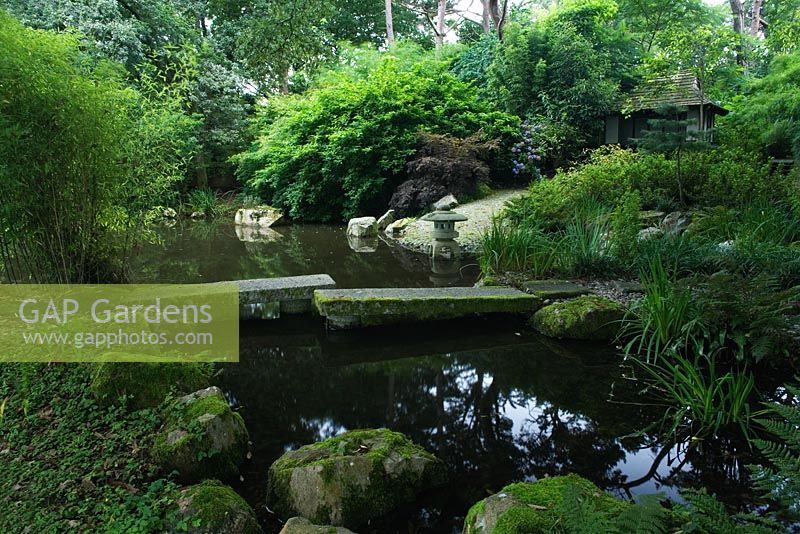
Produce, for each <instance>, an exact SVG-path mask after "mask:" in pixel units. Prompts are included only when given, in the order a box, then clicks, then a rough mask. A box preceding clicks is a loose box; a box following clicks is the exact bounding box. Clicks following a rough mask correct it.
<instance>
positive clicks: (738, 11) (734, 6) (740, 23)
mask: <svg viewBox="0 0 800 534" xmlns="http://www.w3.org/2000/svg"><path fill="white" fill-rule="evenodd" d="M730 3H731V15H733V31H735V32H736V35H738V36H739V43H738V44H737V45H736V63H738V64H739V65H744V54H743V53H742V43H741V39H742V37H743V36H744V9H742V0H730Z"/></svg>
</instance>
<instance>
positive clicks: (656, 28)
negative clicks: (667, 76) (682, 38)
mask: <svg viewBox="0 0 800 534" xmlns="http://www.w3.org/2000/svg"><path fill="white" fill-rule="evenodd" d="M707 11H708V8H707V7H706V6H705V5H704V4H703V2H702V0H672V1H669V2H665V1H664V0H620V2H619V16H620V18H621V19H622V20H623V21H625V23H626V25H627V28H628V31H629V32H630V35H631V39H633V41H634V42H636V43H637V44H638V45H639V46H640V47H641V49H642V51H643V52H644V53H649V52H651V50H652V49H653V47H654V46H655V45H657V43H658V42H659V39H660V38H661V37H662V36H663V35H664V33H665V32H667V31H668V30H669V29H670V28H673V27H676V26H688V27H691V26H694V25H697V24H699V23H702V22H703V20H705V19H706V18H707Z"/></svg>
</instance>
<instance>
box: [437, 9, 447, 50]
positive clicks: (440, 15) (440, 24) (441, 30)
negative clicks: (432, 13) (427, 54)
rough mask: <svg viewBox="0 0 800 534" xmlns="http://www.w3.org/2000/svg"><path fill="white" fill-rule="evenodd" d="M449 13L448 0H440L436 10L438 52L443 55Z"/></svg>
mask: <svg viewBox="0 0 800 534" xmlns="http://www.w3.org/2000/svg"><path fill="white" fill-rule="evenodd" d="M446 13H447V0H439V2H438V5H437V10H436V30H435V31H436V34H435V35H436V52H437V54H438V53H441V51H442V45H443V44H444V34H445V31H446V30H445V20H444V17H445V14H446Z"/></svg>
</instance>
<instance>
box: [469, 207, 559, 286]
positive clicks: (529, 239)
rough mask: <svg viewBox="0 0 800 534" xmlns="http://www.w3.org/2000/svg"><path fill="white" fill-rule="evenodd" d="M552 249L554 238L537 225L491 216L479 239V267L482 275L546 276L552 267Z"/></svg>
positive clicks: (553, 259)
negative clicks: (518, 223) (515, 222)
mask: <svg viewBox="0 0 800 534" xmlns="http://www.w3.org/2000/svg"><path fill="white" fill-rule="evenodd" d="M556 250H557V247H556V242H555V240H554V239H553V238H552V237H550V236H548V235H546V234H545V233H544V232H542V231H541V230H540V229H539V228H527V227H524V226H521V225H506V224H503V222H502V221H501V220H499V219H495V220H494V221H492V226H491V227H490V228H489V230H488V231H487V232H486V233H485V234H484V235H483V237H482V239H481V256H480V265H481V270H482V272H483V273H484V274H485V275H491V274H500V273H503V272H506V271H514V272H527V273H531V274H532V275H534V276H537V277H538V276H546V275H548V274H550V273H551V272H552V271H553V269H554V268H555V265H556Z"/></svg>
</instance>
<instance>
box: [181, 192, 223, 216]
mask: <svg viewBox="0 0 800 534" xmlns="http://www.w3.org/2000/svg"><path fill="white" fill-rule="evenodd" d="M187 207H188V210H187V211H189V213H195V212H197V213H202V214H203V215H205V216H206V217H212V218H213V217H219V216H222V215H224V214H225V213H226V212H227V211H228V209H227V205H226V203H225V201H224V199H223V198H222V197H221V196H220V195H217V194H216V193H214V191H212V190H211V189H208V188H204V189H193V190H192V191H189V194H188V198H187Z"/></svg>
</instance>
